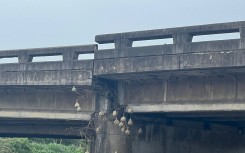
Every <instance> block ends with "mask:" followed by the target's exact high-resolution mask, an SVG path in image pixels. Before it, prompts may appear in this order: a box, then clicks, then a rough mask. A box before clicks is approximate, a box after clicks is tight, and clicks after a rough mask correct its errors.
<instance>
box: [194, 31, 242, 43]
mask: <svg viewBox="0 0 245 153" xmlns="http://www.w3.org/2000/svg"><path fill="white" fill-rule="evenodd" d="M229 39H240V33H239V32H234V33H222V34H210V35H198V36H194V37H193V39H192V42H202V41H215V40H229Z"/></svg>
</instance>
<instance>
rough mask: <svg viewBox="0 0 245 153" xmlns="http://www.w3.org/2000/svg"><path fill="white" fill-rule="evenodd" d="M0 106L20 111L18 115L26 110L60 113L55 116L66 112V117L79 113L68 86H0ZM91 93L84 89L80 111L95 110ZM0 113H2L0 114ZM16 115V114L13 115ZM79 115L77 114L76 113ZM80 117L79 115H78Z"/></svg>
mask: <svg viewBox="0 0 245 153" xmlns="http://www.w3.org/2000/svg"><path fill="white" fill-rule="evenodd" d="M0 97H1V99H0V108H1V111H6V113H7V112H9V113H10V112H13V111H16V112H21V111H22V113H18V114H19V115H21V114H25V113H27V112H33V113H34V112H36V114H38V113H40V117H41V116H42V115H41V114H42V113H47V114H46V115H45V116H48V114H49V113H50V114H52V113H60V115H58V116H57V117H61V116H63V117H64V118H63V119H66V117H65V116H64V115H61V114H62V113H67V115H68V116H67V117H68V118H69V113H71V114H70V115H75V116H76V114H79V113H77V112H76V109H75V107H74V104H75V101H76V99H77V95H76V94H75V93H72V92H71V90H70V88H68V89H62V88H60V89H57V88H44V87H43V88H41V87H39V88H36V89H35V87H22V88H20V87H19V88H13V87H12V88H10V87H5V88H0ZM94 100H95V99H94V97H93V93H92V92H91V91H90V90H86V94H85V96H84V99H83V100H82V102H81V103H80V105H81V109H82V110H81V111H82V112H83V113H84V114H85V113H87V114H91V113H92V112H94V110H95V102H94ZM1 115H4V114H2V113H1V114H0V117H1ZM15 116H16V115H15ZM35 116H36V115H35ZM77 117H79V115H77ZM80 117H81V116H80Z"/></svg>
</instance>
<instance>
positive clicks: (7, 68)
mask: <svg viewBox="0 0 245 153" xmlns="http://www.w3.org/2000/svg"><path fill="white" fill-rule="evenodd" d="M96 49H97V46H96V45H86V46H70V47H56V48H39V49H26V50H13V51H1V52H0V58H6V57H18V59H19V61H18V62H19V63H10V64H0V85H50V86H51V85H84V86H90V85H91V84H92V69H93V60H78V56H79V54H86V53H93V52H94V50H96ZM53 55H62V57H63V61H58V62H32V58H33V57H36V56H39V57H40V56H53Z"/></svg>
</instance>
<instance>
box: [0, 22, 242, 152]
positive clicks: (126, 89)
mask: <svg viewBox="0 0 245 153" xmlns="http://www.w3.org/2000/svg"><path fill="white" fill-rule="evenodd" d="M226 33H238V34H239V36H240V37H239V38H238V39H226V40H209V41H201V42H193V41H192V40H193V37H196V36H201V35H213V34H226ZM169 38H171V39H173V44H159V45H152V46H149V45H148V46H138V47H134V46H133V43H134V42H137V41H146V40H157V39H169ZM95 41H96V42H97V43H98V44H99V45H100V44H108V43H113V44H114V46H115V47H114V48H113V49H98V48H97V45H85V46H70V47H55V48H41V49H26V50H13V51H1V52H0V59H1V58H8V57H17V58H18V63H9V64H1V65H0V118H1V120H0V122H1V125H0V135H3V136H4V135H6V136H19V135H20V136H40V137H47V136H48V137H79V136H80V137H82V136H83V135H81V133H79V130H71V129H74V128H77V127H80V128H83V127H86V126H88V125H90V123H92V125H91V130H88V131H89V132H90V133H89V134H88V133H83V134H85V135H86V134H88V135H90V136H91V138H92V140H93V143H91V152H95V153H114V152H117V153H180V152H181V153H196V152H198V153H207V152H212V153H220V152H222V153H235V152H236V153H243V152H244V150H245V147H244V140H245V135H244V132H245V131H244V128H245V94H244V93H245V77H244V76H245V22H244V21H241V22H230V23H219V24H209V25H200V26H189V27H178V28H169V29H157V30H148V31H137V32H126V33H116V34H105V35H97V36H96V37H95ZM87 53H93V54H94V59H93V60H79V59H78V56H79V55H80V54H87ZM53 55H61V56H62V57H63V60H62V61H55V62H33V60H32V59H33V58H34V57H37V56H53ZM73 86H75V87H76V89H77V90H73V91H76V92H77V93H78V94H76V92H72V91H71V89H72V87H73ZM79 93H82V94H79ZM77 98H78V100H79V101H78V103H79V106H81V107H80V108H81V110H79V111H76V108H75V107H74V104H75V101H76V100H77ZM79 98H80V99H79ZM112 114H113V115H112ZM125 118H126V121H125V120H124V119H125ZM120 119H121V121H122V124H121V127H119V126H118V125H115V124H118V123H119V122H120V121H119V120H120ZM131 121H133V123H132V122H131ZM113 122H114V123H115V124H114V123H113ZM117 122H118V123H117ZM124 128H125V129H124ZM122 130H124V132H122ZM93 131H94V132H93ZM125 131H126V134H125ZM86 138H87V137H86ZM92 140H91V141H92Z"/></svg>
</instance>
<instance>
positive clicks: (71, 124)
mask: <svg viewBox="0 0 245 153" xmlns="http://www.w3.org/2000/svg"><path fill="white" fill-rule="evenodd" d="M71 88H72V87H71V86H56V87H54V86H53V87H50V86H38V87H37V86H1V87H0V97H1V99H0V103H1V109H0V136H11V137H13V136H25V137H60V138H84V135H86V134H85V132H83V133H79V130H81V129H84V127H86V126H88V122H89V120H90V118H91V114H92V113H93V112H94V111H93V110H94V103H93V96H92V95H93V93H92V92H91V90H89V88H87V89H86V90H85V88H84V87H83V88H82V89H83V91H84V99H82V101H79V103H80V104H81V112H77V111H76V108H75V107H74V104H75V102H76V100H77V98H78V95H76V94H75V93H73V92H72V91H71ZM78 88H79V87H78ZM87 132H88V133H89V132H91V131H89V130H88V131H87Z"/></svg>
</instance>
